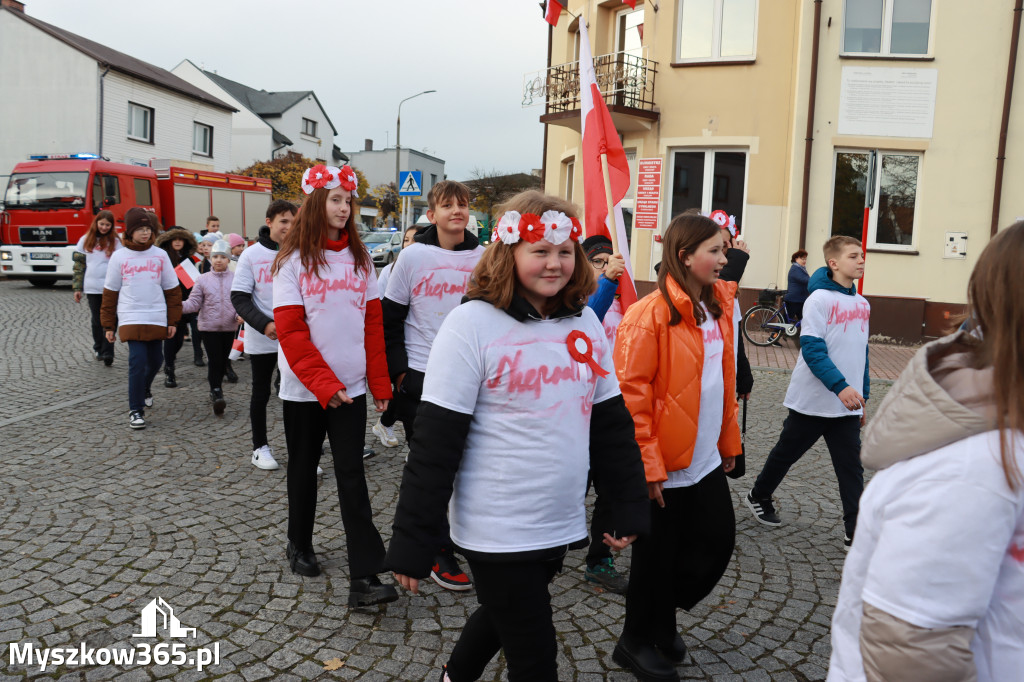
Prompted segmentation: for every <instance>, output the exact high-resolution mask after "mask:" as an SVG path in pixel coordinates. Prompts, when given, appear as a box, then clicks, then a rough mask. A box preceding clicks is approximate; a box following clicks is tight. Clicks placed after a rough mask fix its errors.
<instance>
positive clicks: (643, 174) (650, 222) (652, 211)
mask: <svg viewBox="0 0 1024 682" xmlns="http://www.w3.org/2000/svg"><path fill="white" fill-rule="evenodd" d="M661 165H662V162H661V159H660V158H652V159H640V160H639V161H638V162H637V174H636V176H637V178H636V209H635V210H634V212H633V229H636V230H657V229H658V214H659V213H660V212H661Z"/></svg>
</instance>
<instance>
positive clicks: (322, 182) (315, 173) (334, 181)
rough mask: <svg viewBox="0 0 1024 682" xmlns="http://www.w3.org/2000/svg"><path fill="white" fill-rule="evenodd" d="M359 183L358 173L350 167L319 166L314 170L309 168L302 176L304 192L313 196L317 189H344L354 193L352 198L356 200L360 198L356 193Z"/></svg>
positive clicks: (314, 167)
mask: <svg viewBox="0 0 1024 682" xmlns="http://www.w3.org/2000/svg"><path fill="white" fill-rule="evenodd" d="M358 182H359V181H358V180H357V178H356V172H355V171H354V170H352V169H351V168H350V167H349V166H342V167H341V168H338V167H336V166H324V165H322V164H317V165H316V166H313V167H312V168H307V169H306V172H304V173H303V174H302V191H303V192H305V193H306V194H312V193H313V190H315V189H321V188H323V189H334V188H335V187H342V188H344V189H347V190H348V191H349V192H352V197H353V198H356V197H358V196H359V194H358V193H357V192H356V187H357V186H358Z"/></svg>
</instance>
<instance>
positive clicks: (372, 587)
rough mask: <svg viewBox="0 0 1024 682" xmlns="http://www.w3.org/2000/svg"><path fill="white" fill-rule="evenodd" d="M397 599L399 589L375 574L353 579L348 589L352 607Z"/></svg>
mask: <svg viewBox="0 0 1024 682" xmlns="http://www.w3.org/2000/svg"><path fill="white" fill-rule="evenodd" d="M397 600H398V590H396V589H395V587H394V585H385V584H384V583H382V582H381V581H380V578H378V577H377V576H375V575H373V576H370V577H369V578H357V579H356V580H353V581H352V586H351V587H349V590H348V605H349V606H352V607H359V606H373V605H374V604H387V603H388V602H392V601H397Z"/></svg>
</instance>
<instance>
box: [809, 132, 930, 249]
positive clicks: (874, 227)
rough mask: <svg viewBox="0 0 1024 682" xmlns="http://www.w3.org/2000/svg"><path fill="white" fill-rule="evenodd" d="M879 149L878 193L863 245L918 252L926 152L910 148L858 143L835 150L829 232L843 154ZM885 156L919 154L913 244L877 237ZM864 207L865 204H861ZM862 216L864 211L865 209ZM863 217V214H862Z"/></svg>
mask: <svg viewBox="0 0 1024 682" xmlns="http://www.w3.org/2000/svg"><path fill="white" fill-rule="evenodd" d="M872 151H875V152H878V162H877V164H876V167H875V196H874V202H873V204H872V208H871V211H870V212H869V213H868V243H867V244H865V245H864V249H865V250H869V249H870V250H871V251H890V252H894V253H908V252H909V253H917V250H918V249H917V244H918V238H919V237H920V231H919V230H920V224H921V221H920V216H921V212H920V210H919V209H920V207H921V185H922V184H923V182H922V177H923V175H924V172H923V169H924V163H923V162H924V153H923V152H919V151H913V150H907V149H876V148H872V149H862V148H855V147H836V148H835V149H833V150H832V184H831V190H830V194H829V212H828V225H829V227H828V230H829V234H828V236H829V237H831V236H833V235H832V216H833V214H834V212H835V210H836V207H835V203H836V161H837V160H838V159H839V155H840V154H870V153H871V152H872ZM885 156H916V157H917V159H918V160H917V187H916V189H915V190H914V225H913V227H912V234H913V237H911V243H910V244H879V243H878V242H877V241H876V239H877V237H878V199H879V197H880V196H881V195H882V158H883V157H885ZM861 208H862V210H863V207H861ZM862 216H863V213H862ZM862 220H863V218H862Z"/></svg>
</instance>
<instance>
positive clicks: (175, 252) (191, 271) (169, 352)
mask: <svg viewBox="0 0 1024 682" xmlns="http://www.w3.org/2000/svg"><path fill="white" fill-rule="evenodd" d="M156 245H157V246H158V247H160V248H161V249H163V250H164V251H166V252H167V256H168V257H169V258H170V259H171V265H172V266H174V272H175V274H176V275H177V277H178V281H179V286H180V287H181V300H182V301H183V302H184V301H187V300H188V297H189V293H190V292H191V291H192V286H193V285H194V284H195V281H196V280H197V279H199V271H198V270H197V269H196V267H195V265H193V260H192V255H193V254H195V253H196V248H197V246H196V240H195V237H193V236H192V235H191V234H190V233H189V232H188V230H186V229H185V228H183V227H178V226H177V225H174V226H172V227H171V228H170V229H168V230H167V231H166V232H164V233H163V234H161V235H160V236H159V237H157V238H156ZM194 322H195V315H182V316H181V321H179V322H178V325H177V330H176V331H175V333H174V338H171V339H167V340H166V341H164V386H165V387H166V388H176V387H177V386H178V379H177V377H176V376H175V374H174V365H175V361H176V360H177V357H178V351H180V350H181V346H182V344H183V343H184V342H185V334H186V333H187V332H188V326H189V324H190V323H194Z"/></svg>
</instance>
